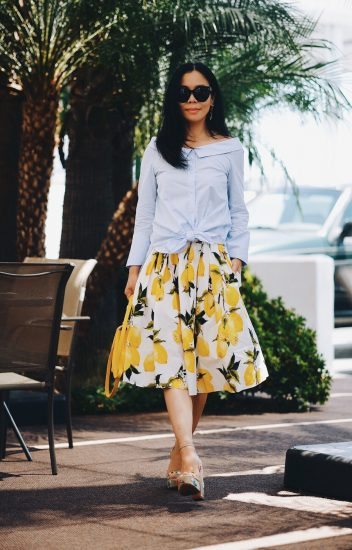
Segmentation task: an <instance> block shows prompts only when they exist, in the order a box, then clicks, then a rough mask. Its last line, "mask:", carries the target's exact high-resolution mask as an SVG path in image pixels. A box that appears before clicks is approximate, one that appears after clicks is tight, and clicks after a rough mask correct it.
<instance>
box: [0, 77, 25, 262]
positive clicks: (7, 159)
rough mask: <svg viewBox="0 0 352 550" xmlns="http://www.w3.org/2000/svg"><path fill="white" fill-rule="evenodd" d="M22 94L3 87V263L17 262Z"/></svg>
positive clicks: (0, 165) (0, 124)
mask: <svg viewBox="0 0 352 550" xmlns="http://www.w3.org/2000/svg"><path fill="white" fill-rule="evenodd" d="M22 101H23V95H22V93H21V92H19V91H18V90H15V89H11V88H9V87H8V85H7V82H6V81H3V82H1V84H0V128H1V132H0V261H2V262H14V261H16V233H17V231H16V210H17V192H18V158H19V151H20V137H21V121H22V115H21V113H22Z"/></svg>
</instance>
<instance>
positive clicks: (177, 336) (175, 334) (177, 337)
mask: <svg viewBox="0 0 352 550" xmlns="http://www.w3.org/2000/svg"><path fill="white" fill-rule="evenodd" d="M172 336H173V339H174V340H175V342H176V344H180V343H181V341H182V335H181V323H179V324H178V326H177V328H175V330H173V331H172Z"/></svg>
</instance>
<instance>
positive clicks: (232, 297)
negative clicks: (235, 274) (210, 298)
mask: <svg viewBox="0 0 352 550" xmlns="http://www.w3.org/2000/svg"><path fill="white" fill-rule="evenodd" d="M239 298H240V293H239V292H238V290H237V288H236V287H234V286H232V285H230V284H227V285H225V289H224V299H225V302H226V303H227V304H229V306H232V307H234V306H236V305H237V303H238V300H239Z"/></svg>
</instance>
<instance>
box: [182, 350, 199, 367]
mask: <svg viewBox="0 0 352 550" xmlns="http://www.w3.org/2000/svg"><path fill="white" fill-rule="evenodd" d="M184 358H185V367H186V370H188V371H189V372H194V371H195V366H196V358H195V354H194V351H193V350H189V351H185V352H184Z"/></svg>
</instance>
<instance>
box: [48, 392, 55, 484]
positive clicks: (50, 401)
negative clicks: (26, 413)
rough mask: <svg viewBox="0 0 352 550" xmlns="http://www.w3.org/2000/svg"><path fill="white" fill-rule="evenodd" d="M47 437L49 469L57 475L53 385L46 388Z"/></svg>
mask: <svg viewBox="0 0 352 550" xmlns="http://www.w3.org/2000/svg"><path fill="white" fill-rule="evenodd" d="M48 439H49V451H50V461H51V471H52V474H53V475H57V464H56V454H55V441H54V385H51V386H50V387H49V388H48Z"/></svg>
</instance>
